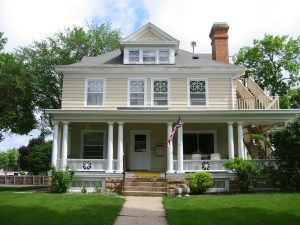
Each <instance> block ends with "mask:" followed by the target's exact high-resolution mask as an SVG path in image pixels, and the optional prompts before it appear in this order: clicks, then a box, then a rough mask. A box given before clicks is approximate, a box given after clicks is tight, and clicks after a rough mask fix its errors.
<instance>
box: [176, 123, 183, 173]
mask: <svg viewBox="0 0 300 225" xmlns="http://www.w3.org/2000/svg"><path fill="white" fill-rule="evenodd" d="M182 129H183V128H182V126H181V127H180V128H178V130H177V135H178V136H177V139H178V143H177V160H178V170H177V173H184V170H183V137H182V136H183V133H182Z"/></svg>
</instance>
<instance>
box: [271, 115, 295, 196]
mask: <svg viewBox="0 0 300 225" xmlns="http://www.w3.org/2000/svg"><path fill="white" fill-rule="evenodd" d="M268 135H269V137H270V142H271V144H272V145H273V146H274V147H275V151H274V152H273V156H274V158H275V159H277V160H278V161H277V167H276V168H275V170H273V171H272V172H271V175H272V177H271V178H273V180H274V181H275V183H279V185H280V186H281V188H283V189H288V190H300V150H299V149H300V116H296V117H295V118H293V119H291V120H289V121H287V122H286V123H285V125H284V126H283V127H275V128H273V129H271V130H270V131H269V132H268Z"/></svg>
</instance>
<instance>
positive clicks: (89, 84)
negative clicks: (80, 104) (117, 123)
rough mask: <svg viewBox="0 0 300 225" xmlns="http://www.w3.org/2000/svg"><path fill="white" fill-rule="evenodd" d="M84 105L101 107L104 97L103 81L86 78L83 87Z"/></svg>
mask: <svg viewBox="0 0 300 225" xmlns="http://www.w3.org/2000/svg"><path fill="white" fill-rule="evenodd" d="M85 91H86V93H85V95H86V105H88V106H101V105H103V96H104V79H100V78H88V79H87V80H86V87H85Z"/></svg>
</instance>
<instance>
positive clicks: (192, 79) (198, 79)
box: [186, 77, 209, 108]
mask: <svg viewBox="0 0 300 225" xmlns="http://www.w3.org/2000/svg"><path fill="white" fill-rule="evenodd" d="M190 81H204V82H205V103H206V104H205V105H190ZM186 93H187V106H188V107H189V108H206V107H208V106H209V102H208V96H209V95H208V78H206V77H204V78H199V77H198V78H197V77H187V80H186Z"/></svg>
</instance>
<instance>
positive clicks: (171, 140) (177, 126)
mask: <svg viewBox="0 0 300 225" xmlns="http://www.w3.org/2000/svg"><path fill="white" fill-rule="evenodd" d="M182 124H183V123H182V122H181V116H180V114H179V116H178V120H177V122H176V124H175V126H174V127H173V130H172V133H171V135H170V136H169V137H168V146H169V145H170V143H171V142H173V138H174V135H175V134H176V131H177V129H178V128H180V127H182Z"/></svg>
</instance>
